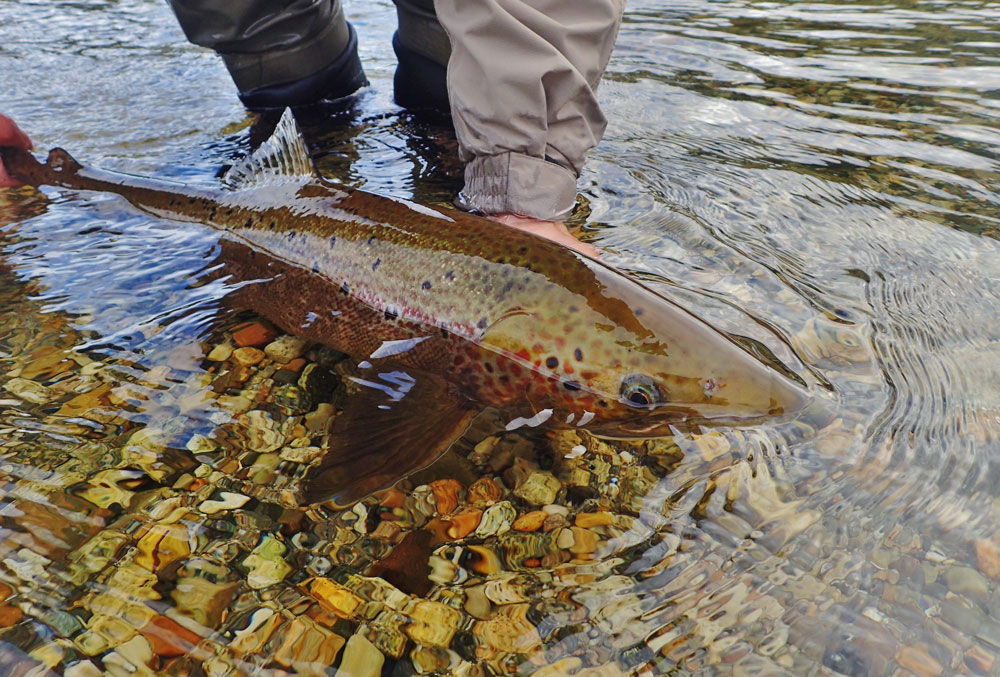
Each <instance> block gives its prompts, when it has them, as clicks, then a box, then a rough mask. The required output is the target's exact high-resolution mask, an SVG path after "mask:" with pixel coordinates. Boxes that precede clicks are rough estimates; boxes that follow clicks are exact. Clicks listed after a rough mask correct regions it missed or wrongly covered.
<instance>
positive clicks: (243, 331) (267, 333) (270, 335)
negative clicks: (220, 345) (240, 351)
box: [233, 322, 278, 348]
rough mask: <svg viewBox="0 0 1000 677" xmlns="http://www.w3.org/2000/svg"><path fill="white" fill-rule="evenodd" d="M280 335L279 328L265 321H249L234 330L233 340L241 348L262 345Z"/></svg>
mask: <svg viewBox="0 0 1000 677" xmlns="http://www.w3.org/2000/svg"><path fill="white" fill-rule="evenodd" d="M277 336H278V332H277V330H275V329H274V327H272V326H270V325H269V324H265V323H263V322H249V323H247V324H244V325H240V326H239V327H237V328H236V330H235V331H234V332H233V341H234V342H235V343H236V345H238V346H239V347H241V348H245V347H247V346H262V345H264V344H266V343H268V342H269V341H272V340H274V339H275V338H276V337H277Z"/></svg>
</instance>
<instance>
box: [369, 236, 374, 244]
mask: <svg viewBox="0 0 1000 677" xmlns="http://www.w3.org/2000/svg"><path fill="white" fill-rule="evenodd" d="M368 244H370V245H372V244H375V237H374V236H373V237H370V238H368Z"/></svg>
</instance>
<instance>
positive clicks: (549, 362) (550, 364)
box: [545, 357, 559, 369]
mask: <svg viewBox="0 0 1000 677" xmlns="http://www.w3.org/2000/svg"><path fill="white" fill-rule="evenodd" d="M545 366H546V367H548V368H549V369H555V368H556V367H558V366H559V360H558V359H556V358H554V357H550V358H548V359H547V360H545Z"/></svg>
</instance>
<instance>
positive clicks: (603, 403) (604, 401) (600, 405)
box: [597, 400, 608, 407]
mask: <svg viewBox="0 0 1000 677" xmlns="http://www.w3.org/2000/svg"><path fill="white" fill-rule="evenodd" d="M597 406H599V407H606V406H608V402H607V400H598V401H597Z"/></svg>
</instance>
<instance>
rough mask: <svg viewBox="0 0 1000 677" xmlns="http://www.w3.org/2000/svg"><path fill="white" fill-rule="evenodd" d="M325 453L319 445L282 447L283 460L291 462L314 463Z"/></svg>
mask: <svg viewBox="0 0 1000 677" xmlns="http://www.w3.org/2000/svg"><path fill="white" fill-rule="evenodd" d="M322 454H323V450H322V449H320V448H319V447H294V446H287V447H282V449H281V453H280V456H281V458H282V460H285V461H289V462H291V463H312V462H313V461H315V460H316V459H317V458H319V457H320V456H321V455H322Z"/></svg>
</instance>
